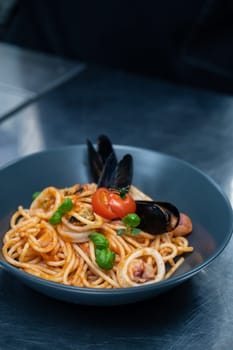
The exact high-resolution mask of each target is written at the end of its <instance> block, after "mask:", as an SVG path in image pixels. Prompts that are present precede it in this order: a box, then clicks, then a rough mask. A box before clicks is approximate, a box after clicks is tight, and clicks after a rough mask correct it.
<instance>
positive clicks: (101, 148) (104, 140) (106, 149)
mask: <svg viewBox="0 0 233 350" xmlns="http://www.w3.org/2000/svg"><path fill="white" fill-rule="evenodd" d="M97 149H98V153H99V155H100V157H101V160H102V163H103V165H104V164H105V163H106V161H107V159H108V157H109V156H110V154H113V155H114V157H115V159H116V160H117V157H116V154H115V151H114V149H113V146H112V142H111V141H110V139H109V138H108V136H106V135H100V136H99V137H98V140H97Z"/></svg>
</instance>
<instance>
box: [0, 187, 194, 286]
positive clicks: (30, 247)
mask: <svg viewBox="0 0 233 350" xmlns="http://www.w3.org/2000/svg"><path fill="white" fill-rule="evenodd" d="M95 191H96V184H94V183H92V184H83V185H81V184H77V185H74V186H72V187H69V188H63V189H58V188H55V187H47V188H45V189H44V190H43V191H42V192H40V194H39V195H38V197H37V198H36V199H34V200H33V202H32V204H31V206H30V208H28V209H26V208H23V207H22V206H19V207H18V210H17V211H16V212H15V213H14V214H13V215H12V217H11V220H10V229H9V230H8V232H6V233H5V235H4V238H3V248H2V251H3V255H4V257H5V259H6V261H7V262H9V263H10V264H12V265H13V266H15V267H17V268H20V269H22V270H24V271H25V272H27V273H30V274H32V275H35V276H37V277H40V278H44V279H46V280H49V281H54V282H57V283H63V284H66V285H72V286H77V287H87V288H125V287H134V286H139V285H143V284H148V283H154V282H159V281H162V280H164V279H167V278H169V277H171V276H172V275H173V274H174V272H175V271H176V270H177V269H178V268H179V266H180V265H181V264H182V263H183V262H184V257H183V255H184V254H185V253H188V252H192V251H193V247H191V246H190V245H189V242H188V239H187V238H186V237H184V235H185V234H186V233H187V232H185V231H184V232H182V230H181V229H180V228H179V235H178V234H177V231H176V229H175V230H174V231H171V232H166V233H164V234H160V235H152V234H149V233H147V232H143V231H140V232H139V233H138V234H135V235H133V234H129V233H125V234H121V235H119V234H118V233H119V230H122V229H125V228H126V226H125V225H124V223H123V222H122V221H121V220H119V219H118V220H106V219H104V218H102V217H101V216H99V215H97V214H96V213H95V212H94V211H93V208H92V204H91V198H92V195H93V193H94V192H95ZM130 191H131V195H132V197H134V199H138V198H140V199H142V198H143V199H147V200H148V199H150V197H148V196H146V195H144V194H143V193H142V192H141V191H140V190H138V189H137V188H135V187H134V186H131V189H130ZM66 198H69V199H71V200H72V204H73V207H72V209H71V210H69V211H67V212H66V213H64V215H63V216H62V218H61V222H60V223H58V224H57V225H52V224H51V223H50V222H49V219H50V218H51V216H52V215H53V214H54V212H55V211H56V210H58V208H59V206H61V204H62V203H63V202H64V200H65V199H66ZM182 215H183V219H182V220H183V221H184V218H185V216H184V214H182ZM183 221H182V225H183V224H184V222H183ZM93 232H98V233H101V234H102V235H104V236H105V237H106V239H107V240H108V242H109V249H110V250H111V251H112V252H114V254H115V261H114V264H113V267H112V268H111V269H110V270H104V269H102V268H100V267H99V266H98V264H97V262H96V255H95V247H94V243H93V242H92V241H91V240H90V234H91V233H93ZM189 232H190V230H189Z"/></svg>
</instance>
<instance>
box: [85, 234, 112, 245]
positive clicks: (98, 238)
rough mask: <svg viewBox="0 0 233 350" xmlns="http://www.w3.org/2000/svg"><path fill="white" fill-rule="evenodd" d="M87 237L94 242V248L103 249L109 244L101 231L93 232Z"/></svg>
mask: <svg viewBox="0 0 233 350" xmlns="http://www.w3.org/2000/svg"><path fill="white" fill-rule="evenodd" d="M89 238H90V239H91V240H92V242H93V243H94V245H95V248H96V249H104V248H108V246H109V242H108V240H107V238H106V237H105V236H104V235H102V234H101V233H97V232H93V233H91V234H90V235H89Z"/></svg>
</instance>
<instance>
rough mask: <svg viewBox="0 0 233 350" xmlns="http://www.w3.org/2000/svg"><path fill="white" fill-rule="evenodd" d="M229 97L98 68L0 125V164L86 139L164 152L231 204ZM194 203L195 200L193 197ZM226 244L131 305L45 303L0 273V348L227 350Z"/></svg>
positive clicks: (231, 294)
mask: <svg viewBox="0 0 233 350" xmlns="http://www.w3.org/2000/svg"><path fill="white" fill-rule="evenodd" d="M232 115H233V97H231V96H225V95H218V94H214V93H211V92H206V91H201V90H194V89H191V88H188V87H182V86H176V85H171V84H168V83H165V82H161V81H157V80H154V79H149V78H144V77H140V76H135V75H129V74H126V73H123V72H119V71H113V70H107V69H104V68H100V67H87V68H86V69H85V70H84V71H83V72H82V73H80V74H79V75H77V76H76V77H74V78H73V79H71V80H69V81H68V82H66V83H65V84H63V85H61V86H60V87H58V88H56V89H53V90H52V91H50V92H48V93H47V94H46V95H44V96H42V97H41V98H40V99H39V100H37V101H35V102H34V103H32V104H30V105H29V106H27V107H25V108H24V109H22V110H21V111H19V112H18V113H15V114H14V115H12V116H11V117H10V118H7V119H5V120H4V121H2V122H1V123H0V150H1V151H0V165H1V166H5V165H6V164H8V162H11V161H14V160H16V159H18V157H21V156H24V155H26V154H29V153H33V152H36V151H38V150H42V149H48V148H53V147H57V146H62V145H70V144H80V143H84V142H85V141H86V138H87V137H88V138H90V139H92V140H95V139H96V138H97V136H98V135H99V134H100V133H106V134H108V135H109V136H110V138H111V139H112V141H113V142H114V143H115V144H126V145H132V146H138V147H144V148H149V149H152V150H157V151H161V152H164V153H169V154H171V155H174V156H176V157H179V158H181V159H184V160H186V161H188V162H190V163H191V164H193V165H194V166H196V167H198V168H200V169H201V170H203V171H204V172H205V173H206V174H208V175H210V176H211V177H212V178H213V179H214V180H215V181H216V182H217V183H218V184H219V185H220V186H221V187H222V189H223V190H224V191H225V192H226V194H227V196H228V197H229V199H230V200H231V202H232V203H233V180H232V179H233V161H232V160H233V152H232V150H233V137H232V135H233V118H232ZM200 201H201V194H200ZM232 252H233V241H232V240H231V241H230V243H229V244H228V246H227V247H226V249H225V250H224V252H223V253H222V254H221V255H220V256H219V257H218V258H217V259H216V260H215V261H214V262H213V263H212V264H211V265H210V266H209V267H208V268H206V269H204V270H202V271H201V272H199V273H198V274H197V275H196V276H194V277H193V278H192V279H191V280H189V281H188V282H185V283H184V284H182V285H180V286H179V287H176V288H175V289H173V290H171V291H169V292H167V293H166V294H163V295H160V296H159V297H156V298H154V299H151V300H148V301H144V302H140V303H137V304H135V305H133V304H131V305H127V306H117V307H93V306H80V305H72V304H69V303H65V302H61V301H57V300H53V299H51V298H49V297H46V296H44V295H41V294H39V293H37V292H35V291H32V290H31V289H30V288H28V287H26V286H24V285H23V284H21V283H20V282H19V281H17V280H14V279H12V277H11V276H10V275H8V274H7V273H6V272H5V271H3V270H0V334H1V337H0V349H6V350H8V349H34V350H36V349H58V348H59V349H70V350H71V349H72V350H73V349H88V350H89V349H95V350H97V349H101V350H103V349H121V350H124V349H128V348H131V347H132V348H133V347H134V348H135V349H139V348H142V349H144V350H146V349H166V350H171V349H179V348H183V349H186V350H189V349H201V348H206V349H213V350H219V349H230V348H231V347H232V340H233V335H232V322H233V282H232V281H233V269H232V263H233V258H232Z"/></svg>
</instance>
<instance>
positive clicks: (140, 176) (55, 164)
mask: <svg viewBox="0 0 233 350" xmlns="http://www.w3.org/2000/svg"><path fill="white" fill-rule="evenodd" d="M115 149H116V152H117V155H118V156H119V158H120V157H122V156H123V155H124V154H126V153H131V154H132V155H133V158H134V179H133V183H134V184H135V185H136V186H137V187H139V188H140V189H142V190H143V191H144V192H145V193H148V194H149V195H150V196H151V197H153V198H155V199H157V200H161V201H168V202H172V203H174V204H175V205H176V206H177V207H178V208H179V209H180V211H182V212H185V213H186V214H187V215H189V216H190V217H191V218H192V221H193V227H194V229H193V233H192V234H191V235H190V236H189V241H190V244H191V245H193V246H194V248H195V250H194V252H193V253H190V254H187V255H186V257H185V263H184V264H183V265H182V266H181V267H180V268H179V270H178V271H177V272H176V273H175V274H174V276H173V277H172V278H170V279H168V280H165V281H162V282H158V283H154V284H148V285H144V286H140V287H134V288H120V289H111V290H110V289H106V290H103V289H101V290H100V289H90V288H78V287H73V286H66V285H62V284H58V283H54V282H49V281H46V280H43V279H40V278H37V277H34V276H32V275H30V274H28V273H25V272H23V271H21V270H19V269H17V268H15V267H13V266H11V265H9V264H8V263H7V262H6V261H5V260H4V258H3V256H2V254H1V253H0V266H1V267H3V268H4V269H5V270H6V271H8V272H9V273H10V274H11V275H12V278H18V279H19V280H20V281H22V282H23V283H25V284H26V285H28V286H29V287H31V288H33V289H35V290H37V291H39V292H41V293H43V294H46V295H48V296H50V297H53V298H56V299H60V300H64V301H68V302H72V303H77V304H89V305H116V304H126V303H132V302H136V301H139V300H143V299H146V298H150V297H155V296H156V295H158V294H161V293H163V292H165V291H167V290H169V289H171V288H172V287H174V286H177V285H178V284H180V283H182V282H184V281H186V280H187V279H189V278H190V277H192V276H194V275H195V274H196V273H198V272H199V271H200V270H201V269H204V268H205V267H206V266H207V265H209V264H210V263H211V262H212V261H213V260H214V259H215V258H217V257H218V255H219V254H220V253H221V252H222V251H223V250H224V248H225V247H226V245H227V243H228V241H229V239H230V237H231V235H232V228H233V215H232V208H231V205H230V202H229V200H228V199H227V197H226V196H225V195H224V193H223V192H222V191H221V189H220V188H219V186H218V185H217V184H216V183H214V181H213V180H211V179H210V178H209V177H208V176H206V175H205V174H204V173H202V172H201V171H200V170H198V169H196V168H194V167H193V166H191V165H190V164H188V163H186V162H184V161H182V160H179V159H177V158H174V157H171V156H168V155H164V154H162V153H157V152H154V151H150V150H146V149H140V148H134V147H127V146H115ZM88 181H90V178H89V175H88V167H87V150H86V146H85V145H78V146H69V147H63V148H59V149H55V150H49V151H45V152H40V153H35V154H32V155H30V156H27V157H25V158H22V159H20V160H18V161H17V162H15V163H13V164H10V165H8V166H6V167H5V168H2V169H1V170H0V193H1V209H0V241H1V246H2V237H3V235H4V233H5V232H6V230H7V229H8V227H9V218H10V215H11V214H12V212H13V211H15V210H16V208H17V207H18V205H20V204H22V205H24V206H25V207H28V206H29V205H30V201H31V195H32V193H34V192H35V191H37V190H40V189H42V188H44V187H46V186H49V185H53V186H57V187H65V186H71V185H73V184H75V183H85V182H88Z"/></svg>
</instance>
